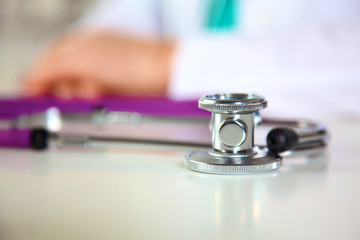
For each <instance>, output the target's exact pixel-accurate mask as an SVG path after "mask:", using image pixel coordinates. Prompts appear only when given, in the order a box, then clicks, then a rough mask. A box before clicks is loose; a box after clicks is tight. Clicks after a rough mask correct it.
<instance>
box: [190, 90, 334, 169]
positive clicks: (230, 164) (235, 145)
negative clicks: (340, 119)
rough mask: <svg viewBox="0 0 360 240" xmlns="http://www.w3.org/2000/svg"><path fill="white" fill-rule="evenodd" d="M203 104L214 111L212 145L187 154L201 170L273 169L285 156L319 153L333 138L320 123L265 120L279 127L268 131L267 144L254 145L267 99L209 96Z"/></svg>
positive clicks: (252, 95) (230, 95) (240, 96)
mask: <svg viewBox="0 0 360 240" xmlns="http://www.w3.org/2000/svg"><path fill="white" fill-rule="evenodd" d="M199 107H200V108H201V109H204V110H208V111H210V112H211V113H212V117H211V130H212V145H211V148H205V149H203V150H200V151H195V152H191V153H189V154H188V155H186V157H185V160H184V163H185V165H186V166H187V167H188V168H189V169H191V170H194V171H197V172H202V173H212V174H252V173H267V172H272V171H276V170H277V169H279V168H280V166H281V165H282V156H281V155H283V156H286V155H291V154H295V153H300V152H302V153H305V154H311V155H315V154H319V153H320V152H321V151H322V150H323V149H324V147H325V146H326V145H327V142H328V139H329V135H328V133H327V130H326V128H325V126H324V125H322V124H319V123H316V122H312V121H306V120H296V121H279V120H271V119H264V120H263V123H264V124H268V125H275V126H276V125H277V126H278V127H276V128H273V129H272V130H271V131H270V132H269V133H268V135H267V147H261V146H256V145H254V129H255V126H256V125H257V123H258V124H259V123H260V121H261V120H260V119H259V115H258V111H259V110H262V109H264V108H266V107H267V101H266V99H265V98H264V97H262V96H260V95H256V94H212V95H205V96H203V97H201V98H200V100H199Z"/></svg>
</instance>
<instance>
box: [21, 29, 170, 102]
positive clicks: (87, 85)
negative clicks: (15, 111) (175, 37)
mask: <svg viewBox="0 0 360 240" xmlns="http://www.w3.org/2000/svg"><path fill="white" fill-rule="evenodd" d="M172 51H173V46H172V45H171V44H169V43H161V42H155V41H150V40H147V41H146V40H142V39H137V38H131V37H125V36H121V35H117V34H112V33H97V34H86V33H83V34H79V35H72V36H67V37H64V38H62V39H59V40H58V41H57V42H55V43H54V44H53V45H52V46H51V47H50V48H48V50H47V51H45V52H44V53H43V55H42V56H40V57H39V59H38V60H37V61H36V62H35V64H34V65H33V66H32V67H31V68H30V71H29V73H28V75H27V77H26V79H25V89H24V90H25V93H26V94H30V95H40V94H46V93H53V94H55V95H57V96H59V97H61V98H72V97H80V98H93V97H97V96H100V95H106V94H115V95H120V94H121V95H142V96H151V95H163V94H165V92H166V88H167V81H168V78H169V68H170V67H169V65H170V58H171V54H172Z"/></svg>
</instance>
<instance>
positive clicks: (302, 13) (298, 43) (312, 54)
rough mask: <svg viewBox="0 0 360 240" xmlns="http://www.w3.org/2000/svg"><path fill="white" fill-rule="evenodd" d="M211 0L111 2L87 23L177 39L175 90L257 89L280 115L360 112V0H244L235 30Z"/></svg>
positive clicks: (177, 93) (187, 93)
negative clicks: (218, 18) (211, 11)
mask: <svg viewBox="0 0 360 240" xmlns="http://www.w3.org/2000/svg"><path fill="white" fill-rule="evenodd" d="M208 2H209V1H206V0H105V1H102V2H100V4H99V5H98V6H96V7H95V8H94V9H92V10H91V11H90V12H89V13H88V14H87V15H86V16H85V17H84V18H83V19H82V20H81V21H80V22H79V25H82V26H91V27H106V28H112V29H116V30H119V31H126V32H131V33H135V34H139V35H142V36H161V37H163V38H165V39H176V40H177V43H178V48H177V51H176V53H175V55H174V61H173V65H172V74H171V79H170V87H169V95H170V96H171V97H174V98H181V99H183V98H194V97H195V98H196V97H198V96H200V95H202V94H205V93H219V92H256V93H260V94H262V95H264V96H265V97H267V99H268V100H269V103H270V104H269V106H270V107H271V109H272V113H274V114H276V115H290V114H291V115H293V116H294V114H295V116H297V115H304V114H312V115H314V114H315V115H317V114H316V113H320V114H318V116H322V115H323V113H325V112H332V113H337V114H338V115H339V114H344V113H345V114H348V115H353V116H358V117H359V116H360V107H358V104H357V103H358V102H359V101H360V97H359V96H360V1H358V0H341V1H339V0H318V1H313V0H291V1H283V0H243V6H242V9H241V13H240V14H241V22H242V24H241V25H240V27H239V28H238V29H235V30H234V31H232V32H223V33H211V32H208V31H207V30H206V29H205V28H204V27H203V26H204V18H205V14H206V13H205V11H206V9H207V6H206V5H207V4H208Z"/></svg>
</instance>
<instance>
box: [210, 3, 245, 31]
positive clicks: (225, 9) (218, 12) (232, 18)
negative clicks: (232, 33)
mask: <svg viewBox="0 0 360 240" xmlns="http://www.w3.org/2000/svg"><path fill="white" fill-rule="evenodd" d="M240 8H241V0H209V6H208V11H207V15H206V28H207V29H208V30H211V31H229V30H233V29H235V28H238V27H239V25H240V17H239V15H240V14H239V10H240Z"/></svg>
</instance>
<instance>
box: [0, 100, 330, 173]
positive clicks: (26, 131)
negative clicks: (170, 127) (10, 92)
mask: <svg viewBox="0 0 360 240" xmlns="http://www.w3.org/2000/svg"><path fill="white" fill-rule="evenodd" d="M129 102H130V101H128V102H126V101H125V103H128V105H127V107H128V108H127V110H131V111H118V110H119V109H124V106H121V107H119V109H118V110H109V109H106V108H102V109H100V108H97V109H96V110H94V111H91V112H89V113H84V112H81V113H79V114H74V113H71V114H62V113H61V112H60V111H59V110H58V109H56V108H54V107H51V108H49V109H47V110H46V111H45V112H44V113H42V114H32V115H28V116H26V115H25V116H22V117H20V118H16V119H14V120H13V121H11V124H12V125H13V127H12V128H11V129H3V130H0V146H1V147H16V148H28V149H36V150H44V149H47V148H48V147H49V146H53V145H55V146H60V147H62V146H81V147H85V148H91V147H93V146H96V145H97V144H104V143H131V144H152V145H169V146H173V147H192V148H196V149H200V148H202V149H203V150H199V151H196V152H192V153H190V154H188V155H187V156H186V157H185V165H186V166H187V167H188V168H189V169H191V170H194V171H197V172H203V173H213V174H250V173H264V172H271V171H275V170H277V169H278V168H279V167H280V166H281V165H282V157H285V156H291V155H296V154H300V155H317V154H320V153H321V152H322V151H323V150H324V148H325V146H326V145H327V142H328V140H329V135H328V132H327V130H326V127H325V126H324V125H322V124H320V123H317V122H313V121H310V120H292V121H287V120H278V119H269V118H263V119H262V118H261V117H260V114H259V113H258V111H259V110H261V109H263V108H265V107H266V106H267V101H266V100H265V98H264V97H262V96H259V95H255V94H213V95H206V96H203V97H201V98H200V100H199V102H198V106H199V107H200V108H201V109H205V110H207V111H210V112H211V113H212V117H211V121H210V130H211V132H212V141H211V144H209V142H210V141H207V142H198V141H189V140H187V141H184V140H176V139H175V140H174V139H171V140H169V139H166V140H161V139H158V138H156V139H155V138H154V139H149V138H141V137H134V138H128V137H119V136H116V137H109V136H101V135H96V136H94V135H93V136H91V135H81V134H72V135H69V134H63V133H61V131H59V130H60V128H61V125H62V121H78V122H85V121H88V120H89V119H90V120H91V121H92V122H93V123H94V124H95V125H97V126H99V125H111V124H123V123H132V124H134V125H137V124H143V123H146V122H161V121H171V122H174V123H176V121H179V123H180V122H182V123H184V122H185V123H189V124H194V123H196V124H200V125H199V126H205V125H209V117H208V116H207V115H204V114H202V113H201V114H199V112H196V111H195V110H196V109H194V103H193V102H187V103H184V102H181V103H176V102H172V101H171V102H168V103H164V101H163V100H161V104H159V102H158V101H153V102H151V100H146V101H144V100H142V99H141V100H140V101H139V104H138V105H133V104H134V103H133V101H131V103H132V104H129ZM122 103H124V101H122ZM97 104H98V103H96V105H97ZM104 105H108V104H104ZM130 105H131V107H132V108H129V106H130ZM71 107H72V108H73V107H74V106H71ZM141 107H143V109H140V108H141ZM151 107H152V108H151ZM173 108H174V109H175V110H176V109H178V111H182V113H179V112H173V113H172V115H173V116H171V117H169V116H164V115H159V114H157V113H156V112H157V111H159V110H170V109H173ZM115 109H116V108H115ZM136 109H138V110H140V111H139V112H136V111H135V110H136ZM63 110H64V109H63ZM65 110H66V109H65ZM78 110H79V109H77V111H78ZM141 110H142V111H141ZM194 112H195V113H194ZM143 113H147V114H143ZM148 113H153V114H148ZM40 116H43V117H42V118H43V120H42V121H40V122H41V124H37V125H36V124H35V125H34V123H33V122H34V121H35V122H36V121H38V122H39V120H38V119H39V118H40ZM195 116H196V117H195ZM199 116H201V117H199ZM44 119H45V120H44ZM258 125H261V126H268V127H271V128H272V129H271V130H270V131H269V133H268V134H267V146H257V145H255V144H254V129H255V127H256V126H258ZM34 126H35V127H34Z"/></svg>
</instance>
